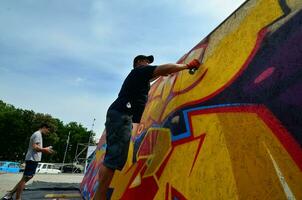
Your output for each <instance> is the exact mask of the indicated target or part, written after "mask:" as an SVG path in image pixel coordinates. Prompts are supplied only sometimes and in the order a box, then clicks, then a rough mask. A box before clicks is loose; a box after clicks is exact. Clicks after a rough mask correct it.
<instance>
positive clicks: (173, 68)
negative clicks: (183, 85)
mask: <svg viewBox="0 0 302 200" xmlns="http://www.w3.org/2000/svg"><path fill="white" fill-rule="evenodd" d="M185 69H188V67H187V65H186V64H163V65H159V66H157V67H156V68H155V70H154V72H153V77H158V76H166V75H168V74H172V73H175V72H178V71H181V70H185Z"/></svg>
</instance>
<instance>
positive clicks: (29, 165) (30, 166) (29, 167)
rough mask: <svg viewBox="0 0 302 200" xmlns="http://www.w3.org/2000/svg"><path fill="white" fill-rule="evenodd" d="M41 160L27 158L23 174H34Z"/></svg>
mask: <svg viewBox="0 0 302 200" xmlns="http://www.w3.org/2000/svg"><path fill="white" fill-rule="evenodd" d="M38 163H39V162H36V161H32V160H26V161H25V169H24V173H23V176H34V175H35V173H36V169H37V166H38Z"/></svg>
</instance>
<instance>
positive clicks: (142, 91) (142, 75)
mask: <svg viewBox="0 0 302 200" xmlns="http://www.w3.org/2000/svg"><path fill="white" fill-rule="evenodd" d="M153 60H154V58H153V56H144V55H138V56H136V57H135V58H134V60H133V69H132V71H131V72H130V73H129V74H128V76H127V78H126V79H125V81H124V83H123V85H122V88H121V90H120V92H119V95H118V98H117V99H116V100H115V101H114V102H113V103H112V104H111V106H110V107H109V109H108V112H107V116H106V123H105V127H106V143H107V148H106V153H105V158H104V161H103V163H102V165H101V168H100V171H99V188H98V190H97V192H96V194H95V197H94V199H97V200H99V199H101V200H103V199H104V200H105V199H106V192H107V189H108V187H109V184H110V182H111V179H112V177H113V175H114V171H115V170H122V168H123V167H124V165H125V163H126V160H127V155H128V148H129V143H130V137H131V130H132V123H139V122H140V119H141V116H142V114H143V111H144V109H145V105H146V103H147V100H148V92H149V90H150V81H151V80H153V79H155V78H157V77H159V76H165V75H168V74H172V73H175V72H178V71H181V70H185V69H193V68H198V67H199V66H200V63H199V61H198V60H196V59H195V60H193V61H191V62H190V63H188V64H163V65H158V66H153V65H150V64H151V63H152V62H153Z"/></svg>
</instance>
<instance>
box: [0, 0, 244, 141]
mask: <svg viewBox="0 0 302 200" xmlns="http://www.w3.org/2000/svg"><path fill="white" fill-rule="evenodd" d="M243 2H244V0H144V1H141V0H127V1H122V0H22V1H19V0H1V1H0V27H1V28H0V29H1V30H0V100H2V101H4V102H6V103H8V104H11V105H14V106H15V107H17V108H22V109H29V110H33V111H35V112H38V113H47V114H50V115H51V116H52V117H54V118H59V119H60V120H62V121H63V122H64V123H65V124H66V123H69V122H71V121H76V122H78V123H80V124H82V125H83V126H84V127H86V128H87V129H88V130H91V129H93V131H94V132H95V133H96V139H98V138H99V137H100V135H101V133H102V132H103V129H104V122H105V116H106V111H107V109H108V107H109V106H110V104H111V103H112V102H113V101H114V100H115V98H116V97H117V94H118V92H119V90H120V87H121V85H122V83H123V80H124V79H125V77H126V76H127V74H128V73H129V72H130V70H131V68H132V61H133V58H134V57H135V56H136V55H138V54H145V55H154V57H155V61H154V64H164V63H175V62H176V61H177V60H178V59H179V58H180V57H182V56H183V55H184V54H185V53H186V52H188V51H189V50H190V49H191V48H192V47H194V46H195V45H196V44H197V43H198V42H200V41H201V40H202V39H203V38H204V37H206V36H207V35H208V34H209V33H210V32H211V31H212V30H213V29H214V28H216V27H217V26H218V25H219V24H220V23H221V22H222V21H223V20H224V19H225V18H227V17H228V16H229V15H230V14H231V13H232V12H233V11H234V10H235V9H237V8H238V7H239V6H240V5H241V4H242V3H243ZM93 119H95V123H94V126H92V124H93Z"/></svg>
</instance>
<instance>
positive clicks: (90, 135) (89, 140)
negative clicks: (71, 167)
mask: <svg viewBox="0 0 302 200" xmlns="http://www.w3.org/2000/svg"><path fill="white" fill-rule="evenodd" d="M94 122H95V118H93V122H92V126H91V131H90V134H89V139H88V144H87V153H88V149H89V146H90V142H91V137H92V133H93V127H94ZM86 167H87V155H86V159H85V168H84V173H86Z"/></svg>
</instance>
